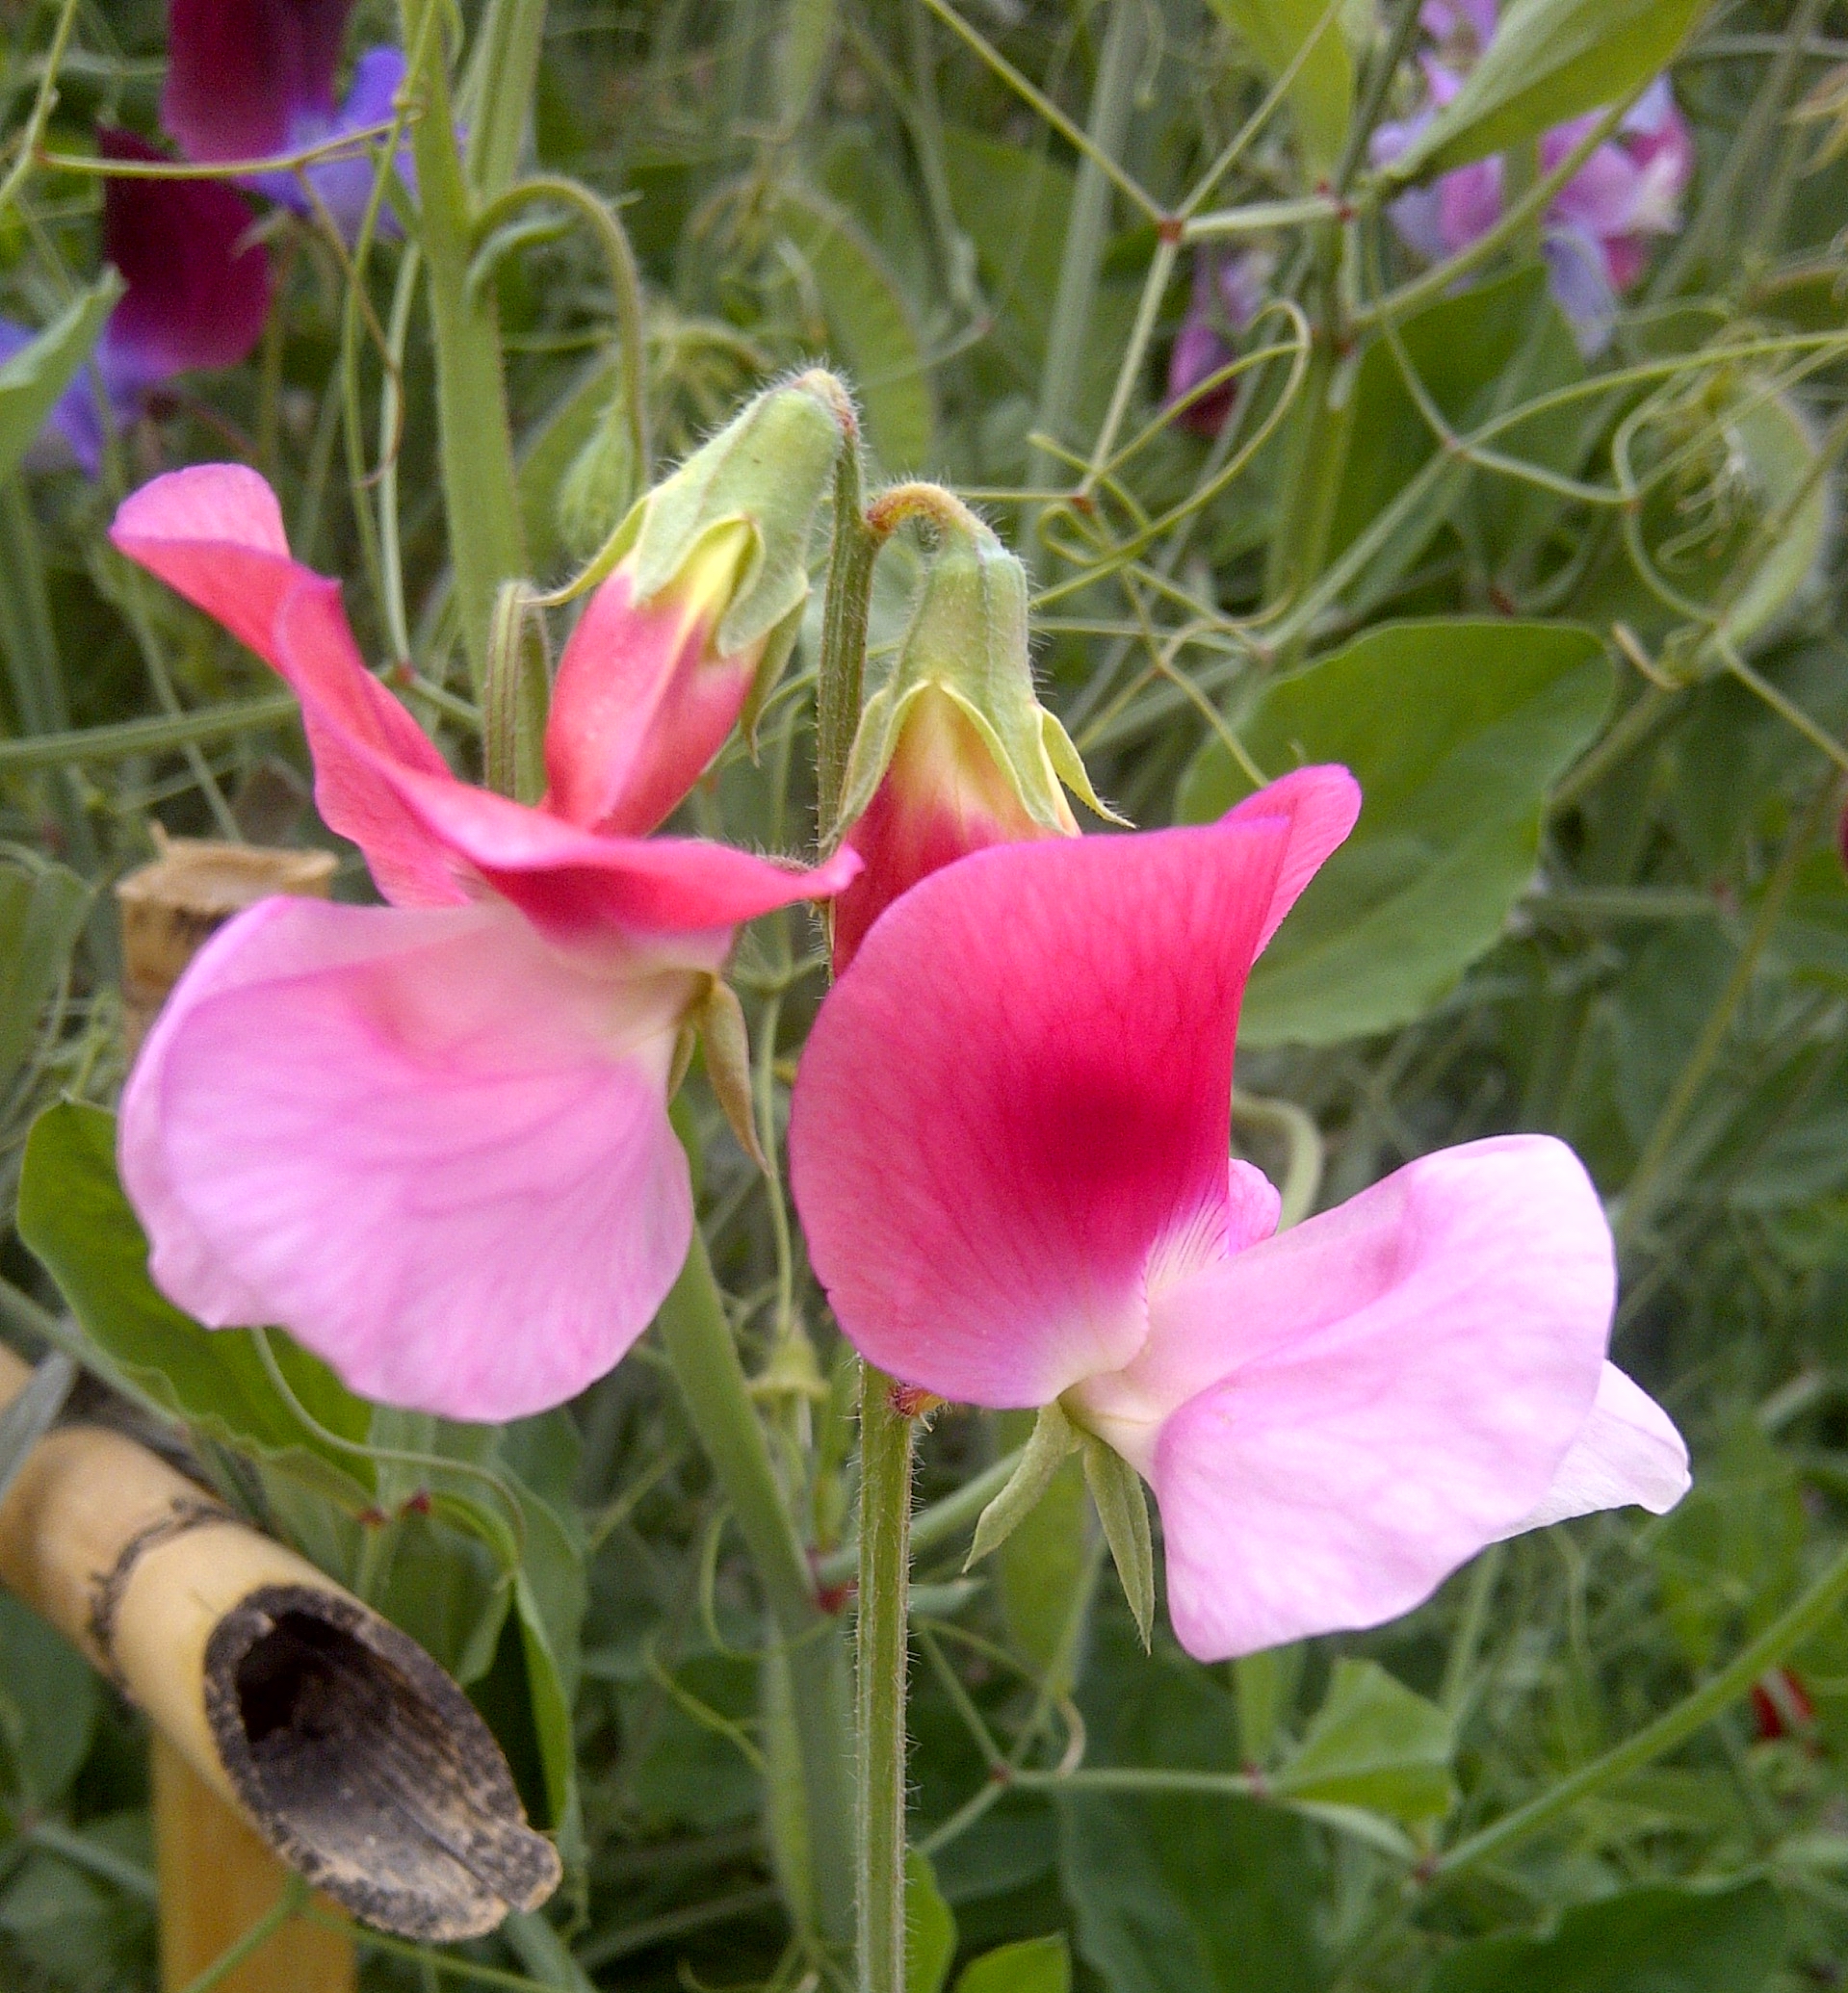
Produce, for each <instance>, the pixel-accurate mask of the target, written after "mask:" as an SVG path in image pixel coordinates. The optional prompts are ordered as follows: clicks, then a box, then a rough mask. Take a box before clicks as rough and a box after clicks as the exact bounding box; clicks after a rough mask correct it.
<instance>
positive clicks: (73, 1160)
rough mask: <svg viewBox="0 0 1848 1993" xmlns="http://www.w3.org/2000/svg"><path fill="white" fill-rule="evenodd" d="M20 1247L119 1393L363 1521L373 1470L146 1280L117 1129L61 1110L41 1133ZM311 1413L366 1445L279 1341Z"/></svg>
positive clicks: (93, 1115)
mask: <svg viewBox="0 0 1848 1993" xmlns="http://www.w3.org/2000/svg"><path fill="white" fill-rule="evenodd" d="M18 1222H19V1235H20V1237H21V1238H23V1239H24V1240H25V1242H26V1244H27V1245H28V1246H30V1247H31V1248H32V1250H33V1252H35V1253H36V1254H37V1255H39V1258H40V1259H41V1260H42V1261H43V1262H44V1264H45V1267H46V1269H47V1270H48V1271H49V1273H50V1274H51V1277H52V1279H53V1280H54V1281H57V1283H58V1285H59V1287H60V1289H61V1290H62V1291H63V1293H64V1297H65V1301H67V1302H68V1303H69V1304H70V1309H71V1312H72V1313H73V1314H74V1315H75V1316H76V1317H77V1320H78V1321H79V1322H80V1323H81V1324H82V1326H83V1328H84V1330H85V1332H86V1334H87V1336H88V1339H89V1348H88V1349H87V1350H86V1352H85V1353H84V1354H85V1358H86V1360H87V1361H88V1360H91V1359H92V1358H93V1359H94V1367H95V1368H96V1369H98V1370H99V1371H100V1372H101V1373H102V1374H103V1375H104V1376H105V1377H106V1378H108V1379H109V1381H110V1382H112V1383H119V1384H120V1385H123V1387H124V1388H126V1389H128V1390H129V1391H130V1392H131V1393H132V1394H133V1395H135V1396H138V1397H140V1398H142V1399H143V1400H144V1401H145V1402H146V1403H148V1404H150V1405H152V1406H153V1407H155V1408H156V1409H157V1410H158V1411H163V1412H165V1413H167V1414H169V1416H171V1417H174V1418H177V1419H181V1420H183V1421H184V1422H185V1423H186V1424H187V1425H189V1426H191V1427H193V1428H194V1429H195V1431H197V1432H199V1433H201V1434H203V1435H205V1436H206V1437H209V1438H213V1439H217V1440H220V1441H221V1442H222V1443H223V1444H224V1445H226V1446H229V1447H232V1448H234V1449H235V1450H236V1451H238V1452H241V1453H247V1454H253V1455H256V1456H257V1457H259V1458H260V1459H262V1460H264V1461H267V1462H271V1463H272V1464H273V1465H274V1466H276V1467H278V1468H281V1469H282V1470H284V1471H285V1472H287V1473H288V1474H289V1475H290V1476H291V1477H292V1478H294V1479H296V1480H299V1481H303V1482H306V1483H308V1484H309V1485H310V1486H312V1487H313V1488H317V1489H318V1490H319V1491H320V1492H321V1493H323V1494H325V1495H326V1496H328V1497H329V1498H331V1499H332V1500H333V1501H335V1502H336V1503H338V1504H340V1506H341V1507H343V1508H346V1509H348V1510H350V1511H353V1510H358V1509H363V1508H365V1507H367V1506H368V1505H369V1504H370V1502H371V1500H372V1494H373V1488H374V1477H373V1473H372V1469H371V1467H370V1465H369V1463H368V1462H365V1461H364V1460H361V1459H358V1458H356V1457H355V1456H352V1455H350V1454H346V1453H342V1452H339V1451H337V1450H335V1449H334V1448H331V1447H328V1446H325V1444H324V1443H323V1442H322V1441H321V1440H320V1439H319V1438H318V1437H316V1436H315V1435H314V1434H313V1433H312V1432H310V1431H309V1430H308V1429H307V1428H306V1427H305V1426H303V1425H302V1424H301V1422H300V1420H299V1419H298V1418H297V1416H296V1414H295V1413H294V1411H292V1410H291V1409H290V1407H289V1405H288V1402H287V1400H286V1399H284V1397H283V1396H282V1394H281V1393H280V1392H279V1391H278V1390H277V1389H276V1387H275V1385H274V1384H273V1382H272V1381H271V1378H270V1375H269V1372H268V1371H267V1370H266V1369H265V1367H264V1364H263V1360H262V1358H261V1356H260V1355H259V1353H258V1351H257V1348H256V1343H255V1337H254V1335H253V1333H252V1332H251V1331H249V1330H247V1329H202V1328H201V1327H200V1326H199V1325H198V1323H196V1322H195V1321H194V1320H193V1319H192V1318H191V1317H190V1316H188V1315H184V1314H182V1313H181V1312H180V1311H179V1309H178V1308H176V1307H174V1306H173V1305H172V1303H171V1302H169V1301H168V1300H167V1299H166V1298H165V1297H164V1296H163V1295H162V1294H161V1293H160V1292H159V1291H158V1290H157V1289H156V1287H155V1286H154V1283H153V1282H152V1281H150V1280H149V1279H148V1277H147V1237H146V1234H145V1233H144V1232H143V1230H142V1227H141V1221H140V1220H139V1219H138V1218H137V1217H136V1216H135V1213H134V1210H133V1208H132V1207H131V1206H130V1204H129V1202H128V1200H127V1198H126V1197H125V1196H123V1194H122V1187H121V1184H120V1182H119V1181H118V1180H117V1175H116V1119H115V1116H114V1115H111V1114H106V1113H104V1112H103V1110H102V1109H101V1108H100V1107H89V1106H85V1105H83V1104H82V1103H80V1102H78V1101H75V1100H65V1101H63V1102H61V1103H60V1104H59V1105H57V1106H55V1107H48V1108H47V1109H46V1110H45V1112H44V1113H43V1114H41V1115H40V1116H39V1119H38V1121H37V1122H36V1123H35V1124H34V1125H33V1130H32V1133H31V1135H30V1136H29V1137H28V1139H27V1142H26V1152H25V1159H24V1163H23V1166H22V1168H21V1172H20V1178H19V1221H18ZM271 1341H272V1347H273V1349H274V1351H275V1354H276V1359H277V1362H278V1364H279V1366H280V1368H281V1370H282V1372H283V1375H284V1376H285V1377H286V1378H287V1379H288V1382H289V1384H290V1385H291V1386H292V1387H293V1388H294V1391H295V1393H296V1396H297V1397H298V1398H299V1400H300V1401H301V1403H302V1405H303V1406H304V1408H305V1409H306V1410H307V1411H308V1412H309V1413H310V1414H311V1415H312V1416H313V1417H314V1418H315V1419H317V1420H319V1422H320V1423H321V1424H322V1425H323V1426H325V1427H326V1428H327V1429H328V1430H329V1431H331V1432H333V1433H334V1434H336V1435H337V1436H338V1437H341V1438H345V1439H353V1440H363V1439H364V1438H365V1437H366V1434H367V1430H368V1425H369V1412H368V1408H367V1407H366V1405H365V1404H364V1403H363V1401H362V1400H360V1399H358V1398H355V1397H354V1396H353V1395H352V1393H351V1392H350V1391H349V1390H348V1389H347V1388H346V1387H345V1385H342V1384H341V1383H340V1381H339V1380H338V1379H337V1378H336V1377H335V1376H334V1374H333V1373H332V1371H330V1370H329V1369H327V1367H326V1366H325V1364H324V1363H321V1362H319V1361H318V1360H317V1359H315V1358H313V1357H311V1356H309V1355H308V1354H307V1352H306V1351H304V1350H300V1349H298V1348H297V1347H296V1346H295V1345H294V1344H293V1343H291V1342H290V1341H289V1340H288V1338H287V1337H286V1336H281V1335H275V1334H273V1335H272V1338H271Z"/></svg>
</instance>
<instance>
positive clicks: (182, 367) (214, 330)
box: [0, 128, 270, 478]
mask: <svg viewBox="0 0 1848 1993" xmlns="http://www.w3.org/2000/svg"><path fill="white" fill-rule="evenodd" d="M97 150H98V151H99V152H100V153H101V155H102V157H103V158H104V159H115V160H127V161H134V162H136V163H156V162H159V161H160V160H161V159H162V158H164V157H165V155H164V154H162V153H160V152H157V151H156V150H155V149H154V147H153V146H151V145H149V144H148V143H147V142H145V141H144V140H143V139H138V138H137V137H135V135H134V134H133V133H132V132H121V131H114V130H110V129H107V128H105V129H103V130H101V131H99V132H98V133H97ZM254 220H255V217H254V216H253V215H252V214H251V212H250V208H249V204H248V203H247V201H245V200H243V199H241V198H240V197H239V196H238V195H237V194H234V193H232V191H231V190H230V188H228V187H220V186H216V185H214V184H213V183H212V182H211V181H209V180H152V179H139V178H115V177H112V178H110V179H106V180H105V181H104V182H103V256H104V260H105V261H106V262H109V263H112V264H114V265H115V267H116V270H117V272H118V273H119V274H120V276H121V278H122V280H123V282H124V284H125V285H126V289H125V290H124V291H123V293H122V296H121V298H119V299H118V300H117V304H116V308H115V310H114V311H112V312H111V313H110V315H109V323H108V324H106V325H105V326H104V327H103V335H102V338H101V339H100V340H99V341H98V343H97V346H96V351H95V355H94V368H93V374H92V371H91V369H89V368H86V369H85V371H84V372H83V373H81V374H79V375H78V376H77V377H76V379H75V380H73V381H72V382H71V384H70V385H69V387H67V388H66V389H65V392H64V394H63V395H62V396H61V397H60V398H59V401H58V404H57V406H56V407H55V408H54V409H53V410H52V413H51V418H50V422H49V424H48V427H49V428H50V429H51V430H52V431H53V432H54V433H55V434H57V435H58V436H59V437H61V438H62V439H63V441H64V443H65V446H66V447H67V448H68V449H69V451H70V453H71V455H72V456H74V457H75V458H76V459H77V462H78V464H79V465H80V466H81V467H82V468H83V470H84V471H85V473H86V474H87V475H88V476H90V477H91V478H93V477H95V476H96V474H97V472H98V470H99V469H100V468H101V465H102V455H103V435H104V428H103V411H102V408H101V406H100V405H99V402H98V396H97V386H98V383H100V387H101V392H102V397H103V398H104V399H105V400H106V401H107V402H108V405H109V414H110V417H111V419H112V421H113V422H114V423H115V424H116V426H117V427H123V426H125V425H127V424H129V423H131V422H133V421H135V420H136V419H137V418H138V417H139V416H140V415H141V414H142V412H143V409H144V408H145V406H146V405H147V401H148V398H149V396H150V395H151V394H152V393H153V392H154V391H155V390H156V389H158V388H159V387H161V386H162V385H163V384H164V383H165V382H167V381H169V380H170V379H172V378H173V376H174V375H177V374H189V373H191V372H193V371H194V370H195V368H213V367H235V366H236V365H237V364H238V362H239V361H240V360H242V359H244V358H245V357H246V356H247V354H248V353H249V352H250V350H251V349H252V348H253V347H255V345H256V343H257V341H258V340H259V339H260V338H261V337H262V336H263V326H264V322H265V320H266V319H267V318H268V317H269V314H270V258H269V255H268V253H267V251H266V250H265V249H264V248H263V246H262V245H261V244H253V243H248V242H247V241H246V240H245V238H246V237H247V235H248V233H249V231H250V227H251V224H252V222H253V221H254ZM32 337H33V334H32V332H31V331H30V330H29V329H28V328H27V327H26V326H24V325H18V324H13V323H12V322H11V321H9V320H0V362H4V361H6V360H8V359H10V358H11V357H12V356H13V354H14V353H15V352H17V351H18V350H19V349H21V348H22V347H24V346H26V345H27V344H29V342H30V341H31V339H32Z"/></svg>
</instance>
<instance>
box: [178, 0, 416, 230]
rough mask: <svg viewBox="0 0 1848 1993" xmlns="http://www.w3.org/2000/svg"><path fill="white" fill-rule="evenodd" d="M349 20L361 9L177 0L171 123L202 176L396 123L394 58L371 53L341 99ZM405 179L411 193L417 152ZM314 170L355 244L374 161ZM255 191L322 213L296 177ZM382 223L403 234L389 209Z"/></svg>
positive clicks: (329, 1) (307, 0)
mask: <svg viewBox="0 0 1848 1993" xmlns="http://www.w3.org/2000/svg"><path fill="white" fill-rule="evenodd" d="M351 12H352V0H170V4H169V9H168V69H167V88H166V91H165V92H164V93H163V95H162V97H161V121H162V122H163V123H164V124H165V125H166V126H167V129H168V130H169V132H171V133H172V134H173V136H174V138H175V139H177V140H178V141H179V143H180V146H181V148H182V150H183V151H184V152H185V153H186V156H187V157H188V158H189V159H193V160H197V161H199V162H200V163H201V164H203V165H209V164H213V163H216V162H218V161H220V160H232V159H237V160H244V159H261V158H264V157H265V156H266V155H268V154H270V153H280V152H299V151H302V150H304V149H305V148H306V147H308V146H310V145H318V144H321V143H323V142H325V141H327V140H330V139H338V138H341V137H343V136H345V135H346V134H347V133H349V132H360V131H365V130H367V129H368V128H370V127H372V126H375V125H380V124H384V123H387V122H388V121H389V120H390V118H391V116H392V100H393V98H394V97H396V96H397V94H398V91H399V90H400V89H401V88H402V86H403V81H404V58H403V53H402V52H401V51H400V50H398V49H396V48H391V47H378V48H368V49H365V50H363V51H362V52H361V54H360V56H359V58H358V60H357V62H355V64H354V65H353V75H352V82H351V86H350V88H349V90H348V92H347V98H346V101H345V102H344V103H342V104H336V103H335V100H334V72H335V70H336V69H337V68H338V66H339V64H340V48H341V43H342V41H343V39H345V35H346V27H347V16H348V15H349V14H350V13H351ZM397 168H398V172H399V176H400V177H401V178H402V179H403V180H404V181H405V183H406V184H407V185H408V184H409V183H410V179H411V165H410V151H409V148H408V146H406V147H404V148H403V150H401V152H400V154H399V157H398V160H397ZM305 170H306V177H307V180H308V183H309V185H310V186H311V187H312V188H313V190H314V193H315V195H316V197H318V198H319V200H320V201H321V203H322V205H323V206H324V207H325V208H326V210H327V211H328V213H329V214H330V215H331V216H332V217H333V219H334V220H335V222H336V223H337V224H338V226H339V228H340V232H341V233H342V234H343V235H344V236H346V237H347V238H348V240H349V241H351V239H352V237H353V236H354V235H355V234H357V232H358V229H359V223H360V220H361V219H362V218H363V217H364V215H365V212H366V203H367V202H368V200H369V199H370V198H371V196H372V185H373V172H374V168H373V163H372V161H371V160H370V159H368V158H366V157H365V156H364V154H363V153H359V152H356V153H355V154H354V155H353V156H352V157H351V158H340V159H327V160H320V161H317V162H316V163H315V164H314V165H312V166H310V167H308V168H306V169H305ZM249 184H250V185H251V186H252V187H254V188H255V189H256V190H257V192H258V193H260V194H268V195H269V196H270V198H271V199H272V200H273V201H276V202H278V203H280V204H281V205H282V206H283V207H286V208H291V209H293V210H294V211H295V212H296V213H297V214H299V215H312V214H313V212H314V202H313V201H312V200H311V199H310V198H309V196H308V194H307V193H306V192H304V190H303V188H302V186H301V182H300V181H299V179H298V178H297V177H296V175H295V174H294V173H293V172H273V173H257V174H253V175H252V176H251V178H250V182H249ZM379 220H380V225H381V226H383V227H385V228H391V227H393V226H394V225H395V224H394V223H393V221H392V219H391V213H390V210H389V209H381V211H380V215H379Z"/></svg>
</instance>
